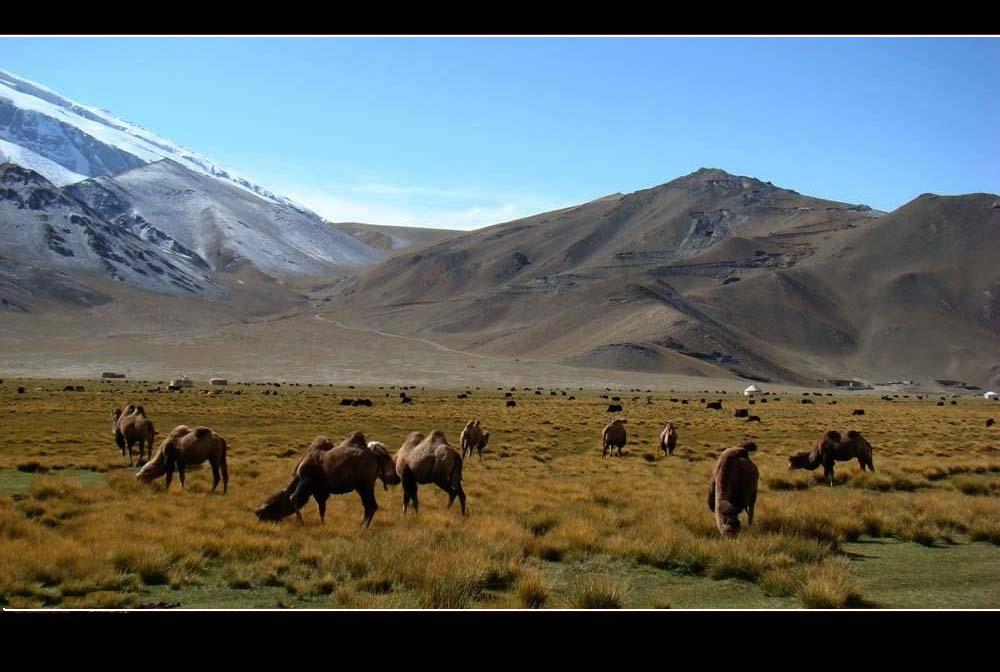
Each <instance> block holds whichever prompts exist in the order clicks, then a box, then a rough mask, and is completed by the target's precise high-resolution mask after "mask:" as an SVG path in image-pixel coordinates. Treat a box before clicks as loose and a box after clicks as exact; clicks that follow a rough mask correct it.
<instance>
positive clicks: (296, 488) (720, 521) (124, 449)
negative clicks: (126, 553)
mask: <svg viewBox="0 0 1000 672" xmlns="http://www.w3.org/2000/svg"><path fill="white" fill-rule="evenodd" d="M112 416H113V428H112V430H113V434H114V437H115V444H116V445H117V446H118V448H119V449H120V450H121V453H122V456H123V457H125V456H127V458H128V463H129V466H132V465H133V461H132V448H133V447H135V446H138V449H139V463H140V464H142V466H141V468H140V469H139V472H138V473H137V474H136V478H137V479H138V480H140V481H142V482H144V483H151V482H152V481H154V480H155V479H157V478H160V477H161V476H164V475H165V476H166V488H167V489H169V488H170V483H171V480H172V479H173V472H174V469H175V468H176V470H177V474H178V478H179V480H180V483H181V489H183V488H184V470H185V468H186V467H188V466H195V465H201V464H204V463H205V462H206V461H207V462H208V463H209V464H210V465H211V468H212V491H213V492H214V491H215V490H216V488H217V487H218V485H219V480H220V476H221V480H222V484H223V486H222V491H223V494H225V493H226V492H227V491H228V489H229V471H228V469H227V466H226V440H225V439H224V438H222V437H221V436H219V434H217V433H216V432H214V431H213V430H211V429H209V428H208V427H195V428H193V429H192V428H191V427H188V426H187V425H179V426H177V427H175V428H174V429H173V430H172V431H171V432H170V434H168V435H167V438H166V439H164V440H163V442H162V443H161V444H160V447H159V448H158V449H157V450H156V453H155V454H154V453H153V441H154V439H155V437H156V429H155V428H154V427H153V423H152V421H151V420H150V419H149V418H148V417H147V416H146V411H145V409H144V408H143V407H142V406H137V405H133V404H130V405H128V406H127V407H126V408H125V410H124V411H122V410H121V409H118V408H116V409H115V410H114V411H113V414H112ZM626 423H627V420H625V419H615V420H612V421H611V422H609V423H608V424H607V426H605V427H604V430H603V431H602V433H601V438H602V443H603V451H602V455H603V456H605V457H606V456H609V455H612V454H613V452H614V451H615V450H616V451H617V455H618V457H621V456H622V449H623V448H624V447H625V444H626V442H627V439H628V435H627V432H626V429H625V425H626ZM489 438H490V433H489V432H487V431H484V430H483V429H482V427H481V426H480V422H479V420H470V421H469V422H468V423H466V425H465V428H464V429H463V430H462V434H461V438H460V448H461V450H460V451H459V450H456V449H455V448H454V447H452V446H451V445H450V444H449V443H448V439H447V438H446V437H445V434H444V432H443V431H441V430H440V429H435V430H433V431H432V432H431V433H430V435H428V436H425V435H424V434H423V433H421V432H411V433H410V435H409V436H408V437H407V438H406V441H404V442H403V445H402V446H401V447H400V448H399V450H398V451H397V452H396V455H395V457H393V456H392V455H390V453H389V450H388V448H387V447H386V446H385V444H383V443H381V442H379V441H367V440H366V439H365V436H364V434H363V433H361V432H359V431H358V432H354V433H353V434H351V435H350V436H348V437H347V438H345V439H344V440H343V441H341V442H340V443H339V444H337V445H334V443H333V442H332V441H331V440H330V439H329V438H327V437H325V436H317V437H316V439H315V440H313V442H312V444H311V445H310V446H309V448H308V450H307V451H306V454H305V456H304V457H302V458H301V459H300V460H299V461H298V463H297V464H296V465H295V469H294V471H293V474H292V479H291V480H290V481H289V482H288V485H286V486H285V487H284V488H282V489H281V490H279V491H277V492H275V493H274V494H273V495H271V496H270V497H268V498H267V500H266V501H265V502H264V503H263V504H262V505H261V506H260V507H259V508H258V509H257V510H256V514H257V518H258V519H259V520H261V521H271V522H274V521H278V520H281V519H283V518H286V517H288V516H291V515H293V514H294V515H295V516H296V517H297V518H298V521H299V522H300V523H302V522H303V520H302V514H301V513H300V512H299V510H300V509H301V508H302V507H303V506H304V505H305V504H306V503H307V502H308V501H309V498H310V497H312V498H313V499H315V500H316V505H317V507H318V508H319V516H320V521H324V520H325V516H326V501H327V499H329V497H330V495H341V494H346V493H349V492H357V493H358V495H359V496H360V497H361V503H362V505H363V506H364V519H363V520H362V522H361V525H362V527H368V526H370V525H371V521H372V518H373V517H374V515H375V512H376V511H377V510H378V508H379V507H378V504H377V503H376V501H375V482H376V480H381V481H382V487H383V488H384V489H386V490H388V489H389V486H390V485H400V484H402V489H403V514H404V515H405V514H406V512H407V510H408V509H409V507H410V505H411V504H412V506H413V512H414V514H416V513H417V512H418V510H419V502H418V500H417V485H418V484H434V485H436V486H438V487H439V488H441V489H442V490H443V491H445V492H446V493H448V508H451V506H452V504H453V503H454V502H455V499H456V498H458V500H459V504H460V505H461V509H462V515H465V513H466V509H465V501H466V497H465V490H463V488H462V464H463V461H464V459H465V458H469V457H471V456H472V453H473V451H475V452H476V453H477V455H478V456H479V459H480V460H482V453H483V449H484V448H485V447H486V445H487V443H488V442H489ZM676 447H677V430H676V429H675V428H674V426H673V425H672V424H671V423H667V425H666V427H665V428H664V429H663V431H662V432H661V434H660V450H661V451H662V453H663V455H664V456H668V457H669V456H671V455H673V454H674V450H675V449H676ZM144 450H145V453H146V454H147V455H148V457H147V460H146V461H145V463H142V462H143V460H142V458H143V452H144ZM756 450H757V445H756V444H755V443H754V442H752V441H746V442H743V443H742V444H740V445H739V446H736V447H734V448H729V449H727V450H725V451H723V453H722V454H721V455H720V456H719V458H718V461H717V462H716V464H715V469H714V470H713V472H712V479H711V481H710V484H709V494H708V508H709V510H710V511H711V512H713V513H714V514H715V521H716V525H717V526H718V528H719V531H720V532H721V533H722V535H723V536H724V537H735V536H736V535H737V534H739V530H740V520H739V515H740V514H741V513H743V512H744V511H745V512H746V514H747V524H748V525H751V526H752V525H753V516H754V506H755V504H756V501H757V483H758V480H759V477H760V474H759V472H758V470H757V466H756V465H755V464H754V463H753V460H752V459H751V453H753V452H754V451H756ZM854 459H856V460H857V461H858V463H859V464H860V465H861V469H862V471H864V470H866V469H871V470H872V471H875V465H874V463H873V462H872V446H871V444H870V443H868V441H867V440H866V439H865V438H864V437H862V436H861V434H860V432H857V431H854V430H851V431H849V432H847V436H846V438H844V437H842V436H841V434H840V433H839V432H837V431H834V430H830V431H827V432H826V433H824V434H823V436H822V437H820V439H819V440H818V441H817V442H816V444H815V445H814V446H813V449H812V450H810V451H807V452H801V453H796V454H794V455H792V456H790V457H789V458H788V468H789V469H809V470H814V469H817V468H818V467H819V466H820V465H822V467H823V476H824V480H826V481H827V482H828V483H829V484H830V485H831V486H832V485H833V480H834V479H833V469H834V465H835V463H836V462H844V461H849V460H854Z"/></svg>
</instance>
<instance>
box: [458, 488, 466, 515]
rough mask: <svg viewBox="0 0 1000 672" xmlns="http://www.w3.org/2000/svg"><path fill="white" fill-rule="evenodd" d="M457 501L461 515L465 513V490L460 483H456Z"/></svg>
mask: <svg viewBox="0 0 1000 672" xmlns="http://www.w3.org/2000/svg"><path fill="white" fill-rule="evenodd" d="M458 503H459V505H460V506H461V507H462V515H463V516H464V515H466V513H465V490H464V489H463V488H462V484H461V483H459V484H458Z"/></svg>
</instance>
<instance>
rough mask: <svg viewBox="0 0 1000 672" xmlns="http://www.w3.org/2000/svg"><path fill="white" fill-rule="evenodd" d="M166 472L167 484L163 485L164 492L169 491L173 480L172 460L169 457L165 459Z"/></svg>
mask: <svg viewBox="0 0 1000 672" xmlns="http://www.w3.org/2000/svg"><path fill="white" fill-rule="evenodd" d="M166 470H167V482H166V485H164V488H163V489H164V490H169V489H170V483H171V482H172V481H173V480H174V460H173V458H171V457H167V458H166Z"/></svg>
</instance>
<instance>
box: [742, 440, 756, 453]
mask: <svg viewBox="0 0 1000 672" xmlns="http://www.w3.org/2000/svg"><path fill="white" fill-rule="evenodd" d="M740 448H742V449H743V450H745V451H747V452H748V453H753V452H755V451H756V450H757V444H756V443H754V442H753V441H744V442H743V443H741V444H740Z"/></svg>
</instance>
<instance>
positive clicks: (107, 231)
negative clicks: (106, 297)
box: [0, 163, 224, 307]
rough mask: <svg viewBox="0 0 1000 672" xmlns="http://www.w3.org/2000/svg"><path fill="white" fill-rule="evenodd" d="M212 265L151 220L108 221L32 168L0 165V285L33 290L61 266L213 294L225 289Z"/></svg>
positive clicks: (157, 287) (61, 271) (165, 289)
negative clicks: (214, 274) (161, 229)
mask: <svg viewBox="0 0 1000 672" xmlns="http://www.w3.org/2000/svg"><path fill="white" fill-rule="evenodd" d="M211 271H212V269H211V268H210V267H209V264H208V263H207V262H206V261H205V260H204V259H203V258H202V257H201V256H200V255H199V254H198V253H197V252H195V251H194V250H192V249H190V248H189V247H187V246H185V245H184V244H182V243H180V242H178V241H177V240H175V239H174V238H172V237H171V236H169V235H168V234H165V233H163V232H162V231H160V230H158V229H156V227H155V226H152V225H150V224H149V223H147V222H142V221H134V222H130V223H129V225H128V226H122V225H120V224H118V223H112V222H110V221H108V220H107V219H105V218H104V217H102V216H101V215H100V214H99V213H97V212H95V211H94V210H93V209H91V208H90V207H88V206H87V205H86V204H85V203H82V202H81V201H79V200H77V199H75V198H73V197H72V196H71V195H69V194H67V193H66V192H65V191H64V190H61V189H59V188H58V187H57V186H56V185H54V184H52V183H51V182H49V181H48V180H47V179H45V177H43V176H42V175H40V174H38V173H37V172H35V171H33V170H30V169H27V168H23V167H21V166H18V165H15V164H12V163H4V164H0V274H2V275H3V278H4V279H5V282H4V283H0V288H2V285H3V284H6V285H8V286H9V287H10V288H12V289H14V290H17V291H18V292H20V293H22V294H28V295H31V294H34V293H37V292H36V290H37V289H38V287H37V286H33V285H38V283H37V282H34V280H38V279H39V278H40V277H43V276H45V275H46V274H57V275H62V276H65V273H67V272H68V273H73V274H78V273H84V274H91V275H100V276H104V277H106V278H110V279H111V280H115V281H118V282H121V283H124V284H127V285H131V286H133V287H139V288H142V289H148V290H152V291H155V292H159V293H165V294H177V295H198V296H204V297H207V298H220V297H222V296H223V295H224V290H223V289H222V288H221V287H220V286H219V285H218V284H217V283H216V282H215V280H214V279H213V278H212V276H211ZM19 277H21V278H22V279H23V280H24V282H18V281H17V279H18V278H19ZM29 285H32V286H29ZM0 298H4V297H0ZM11 303H12V304H13V303H15V302H14V301H13V300H12V301H11ZM18 305H20V304H19V303H18ZM8 307H10V306H8Z"/></svg>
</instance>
